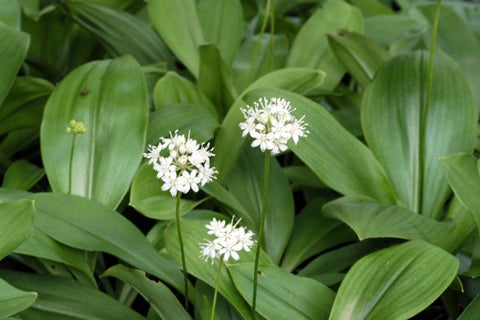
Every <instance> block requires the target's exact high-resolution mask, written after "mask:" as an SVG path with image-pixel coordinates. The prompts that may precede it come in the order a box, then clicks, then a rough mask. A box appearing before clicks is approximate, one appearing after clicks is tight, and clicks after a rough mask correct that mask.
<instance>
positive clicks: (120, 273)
mask: <svg viewBox="0 0 480 320" xmlns="http://www.w3.org/2000/svg"><path fill="white" fill-rule="evenodd" d="M102 277H116V278H118V279H120V280H122V281H124V282H126V283H128V284H129V285H131V286H132V287H133V288H134V289H135V290H137V291H138V292H139V293H140V294H141V295H142V296H143V297H144V298H145V299H146V300H147V301H148V302H149V303H150V305H151V306H152V308H153V309H154V310H155V311H156V312H157V314H158V315H159V316H161V318H162V319H178V320H182V319H191V317H190V316H189V315H188V313H187V312H186V311H185V309H184V308H183V307H182V306H181V304H180V302H179V301H178V299H177V298H176V297H175V296H174V295H173V293H172V292H171V291H170V290H169V289H168V288H167V287H166V286H165V285H164V284H163V283H161V282H155V281H153V280H150V279H148V278H147V277H146V276H145V273H144V272H142V271H140V270H136V269H129V268H127V267H124V266H122V265H119V264H117V265H115V266H113V267H111V268H110V269H108V270H107V271H105V272H104V273H103V274H102Z"/></svg>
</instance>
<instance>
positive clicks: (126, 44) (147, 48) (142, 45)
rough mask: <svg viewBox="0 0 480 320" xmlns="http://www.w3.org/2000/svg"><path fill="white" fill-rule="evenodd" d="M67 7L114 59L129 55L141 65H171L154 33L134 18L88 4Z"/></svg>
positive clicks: (115, 10) (69, 3) (75, 2)
mask: <svg viewBox="0 0 480 320" xmlns="http://www.w3.org/2000/svg"><path fill="white" fill-rule="evenodd" d="M66 5H67V6H68V8H69V9H70V11H71V12H72V14H73V18H74V20H75V21H76V22H77V23H78V24H79V25H80V26H82V27H83V28H85V29H86V30H88V31H90V32H92V33H93V34H95V35H96V36H97V37H98V38H99V39H100V40H101V42H102V43H103V45H104V46H105V48H106V49H107V51H108V52H109V53H110V54H111V55H112V56H113V57H118V56H122V55H125V54H131V55H132V56H133V57H134V58H135V59H136V60H137V61H138V62H139V63H140V64H142V65H143V64H149V63H157V62H159V61H166V62H168V63H169V64H172V65H173V57H172V55H171V54H170V52H169V51H168V49H167V47H166V45H165V44H164V43H163V41H162V40H161V39H160V37H159V36H158V35H157V33H155V32H154V31H153V30H152V29H150V27H149V26H148V25H147V24H146V23H145V22H143V21H142V20H140V19H138V18H136V17H135V16H134V15H132V14H130V13H128V12H125V11H121V10H117V9H114V8H109V7H107V6H104V5H100V4H95V3H90V2H88V1H72V0H70V1H68V2H67V3H66Z"/></svg>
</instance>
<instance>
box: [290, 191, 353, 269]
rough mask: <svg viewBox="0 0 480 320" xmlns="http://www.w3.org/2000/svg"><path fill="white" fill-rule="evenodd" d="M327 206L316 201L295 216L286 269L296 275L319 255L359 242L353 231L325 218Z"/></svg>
mask: <svg viewBox="0 0 480 320" xmlns="http://www.w3.org/2000/svg"><path fill="white" fill-rule="evenodd" d="M323 204H324V201H323V199H321V198H317V199H315V200H312V201H311V202H309V203H308V204H307V206H305V208H303V210H302V211H300V213H299V214H298V215H296V216H295V224H294V226H293V231H292V235H291V237H290V241H289V243H288V247H287V249H286V250H285V254H284V256H283V259H282V264H281V267H282V268H283V269H285V270H287V271H290V272H292V271H293V270H295V268H296V267H298V265H299V264H300V263H302V262H303V261H305V260H307V259H308V258H310V257H312V256H314V255H315V254H317V253H320V252H322V251H324V250H328V249H330V248H333V247H336V246H338V245H340V244H342V243H345V242H351V241H354V240H356V237H355V234H354V233H353V232H352V231H351V230H350V228H348V227H347V226H345V225H344V224H343V223H341V222H340V221H336V220H334V219H329V218H326V217H325V216H324V214H323V213H322V205H323Z"/></svg>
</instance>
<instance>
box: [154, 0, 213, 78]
mask: <svg viewBox="0 0 480 320" xmlns="http://www.w3.org/2000/svg"><path fill="white" fill-rule="evenodd" d="M147 7H148V14H149V16H150V20H151V22H152V23H153V26H154V27H155V29H156V30H157V31H158V33H159V34H160V36H161V37H162V39H163V40H164V41H165V42H166V44H167V45H168V46H169V48H170V49H171V50H172V51H173V53H174V54H175V55H176V56H177V57H178V59H179V60H180V61H181V62H182V63H183V64H184V65H185V67H187V69H188V71H190V72H191V73H192V74H193V75H194V76H195V77H197V76H198V71H199V70H198V67H199V63H200V55H199V52H198V46H199V45H201V44H204V40H203V34H202V29H201V26H200V22H199V20H198V15H197V11H196V8H195V1H194V0H176V1H170V0H151V1H149V2H148V5H147Z"/></svg>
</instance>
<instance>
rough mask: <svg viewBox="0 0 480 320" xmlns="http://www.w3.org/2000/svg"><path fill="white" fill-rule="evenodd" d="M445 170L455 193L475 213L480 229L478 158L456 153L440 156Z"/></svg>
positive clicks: (476, 222) (474, 216)
mask: <svg viewBox="0 0 480 320" xmlns="http://www.w3.org/2000/svg"><path fill="white" fill-rule="evenodd" d="M440 163H441V164H442V167H443V170H444V172H445V174H446V176H447V179H448V182H449V183H450V186H451V187H452V189H453V191H454V192H455V195H456V196H457V197H458V199H459V200H460V201H461V202H462V204H463V205H464V206H465V207H467V208H468V209H469V210H470V212H471V213H472V214H473V218H474V220H475V224H476V225H477V228H478V229H479V230H480V198H479V197H478V195H479V192H480V175H479V172H478V171H479V170H478V160H477V158H475V157H474V156H473V155H471V154H462V153H459V154H454V155H450V156H447V157H443V158H440Z"/></svg>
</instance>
